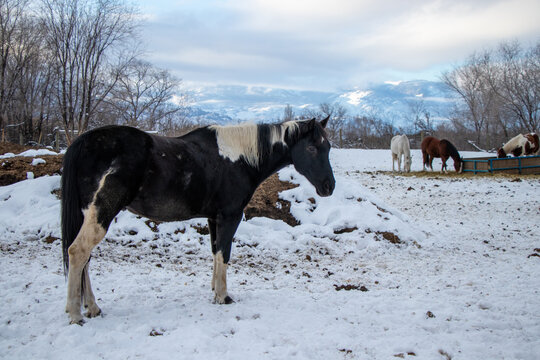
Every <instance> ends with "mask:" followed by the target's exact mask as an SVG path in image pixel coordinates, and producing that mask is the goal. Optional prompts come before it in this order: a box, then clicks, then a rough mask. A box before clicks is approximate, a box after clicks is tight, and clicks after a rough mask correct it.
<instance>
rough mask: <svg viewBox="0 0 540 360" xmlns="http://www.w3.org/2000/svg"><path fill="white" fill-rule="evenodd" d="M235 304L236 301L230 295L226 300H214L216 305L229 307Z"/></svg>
mask: <svg viewBox="0 0 540 360" xmlns="http://www.w3.org/2000/svg"><path fill="white" fill-rule="evenodd" d="M234 302H235V301H234V300H233V299H232V298H231V297H230V296H229V295H227V296H225V298H224V299H220V298H218V297H217V296H216V297H215V298H214V303H215V304H220V305H223V304H225V305H229V304H232V303H234Z"/></svg>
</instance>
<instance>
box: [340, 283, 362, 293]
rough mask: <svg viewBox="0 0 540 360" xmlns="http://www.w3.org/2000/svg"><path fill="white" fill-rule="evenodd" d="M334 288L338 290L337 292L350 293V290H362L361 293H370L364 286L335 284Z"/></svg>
mask: <svg viewBox="0 0 540 360" xmlns="http://www.w3.org/2000/svg"><path fill="white" fill-rule="evenodd" d="M334 288H335V289H336V291H340V290H345V291H350V290H360V291H364V292H365V291H368V288H367V287H365V286H364V285H351V284H347V285H336V284H334Z"/></svg>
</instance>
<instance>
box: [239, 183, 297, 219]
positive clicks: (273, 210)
mask: <svg viewBox="0 0 540 360" xmlns="http://www.w3.org/2000/svg"><path fill="white" fill-rule="evenodd" d="M297 186H298V185H295V184H292V183H290V182H287V181H281V180H279V177H278V175H277V174H274V175H272V176H270V177H269V178H268V179H266V180H265V181H264V182H263V183H262V184H261V185H259V187H258V188H257V191H255V194H254V195H253V198H251V201H250V202H249V204H248V205H247V206H246V208H245V209H244V213H245V214H246V219H251V218H254V217H259V216H261V217H267V218H270V219H275V220H283V221H284V222H286V223H287V224H289V225H291V226H296V225H298V221H297V220H296V219H295V218H294V217H293V216H292V215H291V213H290V210H291V203H290V202H288V201H285V200H282V199H280V198H279V197H278V194H279V193H280V192H281V191H284V190H289V189H292V188H295V187H297Z"/></svg>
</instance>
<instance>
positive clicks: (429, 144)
mask: <svg viewBox="0 0 540 360" xmlns="http://www.w3.org/2000/svg"><path fill="white" fill-rule="evenodd" d="M422 156H423V158H424V164H423V169H424V170H426V166H427V167H429V168H430V169H431V170H432V171H433V166H432V163H433V158H436V157H440V158H441V160H442V167H441V172H443V171H444V172H446V160H448V158H450V157H451V158H452V159H453V160H454V169H456V171H457V172H461V171H462V170H463V161H462V160H461V156H459V152H458V151H457V149H456V147H455V146H454V145H453V144H452V143H451V142H450V141H448V140H446V139H442V140H439V139H437V138H435V137H433V136H428V137H426V138H425V139H424V140H422Z"/></svg>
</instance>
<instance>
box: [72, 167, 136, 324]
mask: <svg viewBox="0 0 540 360" xmlns="http://www.w3.org/2000/svg"><path fill="white" fill-rule="evenodd" d="M132 194H133V192H132V191H130V190H129V189H128V188H127V187H126V186H124V185H123V181H121V179H120V178H119V177H118V176H117V174H113V173H112V171H109V172H107V173H106V174H105V175H104V176H103V177H102V179H101V181H100V182H99V187H98V189H97V190H96V192H95V194H94V197H93V200H92V202H91V203H90V204H89V205H88V207H87V208H86V209H85V210H83V214H84V221H83V225H82V227H81V229H80V230H79V233H78V234H77V237H76V238H75V240H74V241H73V243H72V244H71V246H70V247H69V249H68V254H69V267H68V296H67V304H66V312H67V313H68V314H69V317H70V322H71V323H72V324H82V323H83V317H82V315H81V295H83V294H84V295H83V297H84V301H85V305H86V306H87V307H88V312H87V313H86V315H87V316H89V317H93V316H97V315H99V314H100V313H101V310H100V309H99V307H98V306H97V304H96V301H95V297H94V294H93V292H92V288H91V284H90V277H89V276H88V268H87V265H88V260H89V259H90V253H91V251H92V249H93V248H94V247H95V246H96V245H97V244H99V242H100V241H101V240H102V239H103V238H104V237H105V234H106V233H107V229H108V228H109V224H110V223H111V221H112V220H113V219H114V217H115V216H116V214H118V212H119V211H120V210H121V209H122V208H123V207H124V206H126V205H127V204H129V202H131V200H132V198H133V195H132ZM83 276H84V288H83V287H82V279H83Z"/></svg>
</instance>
